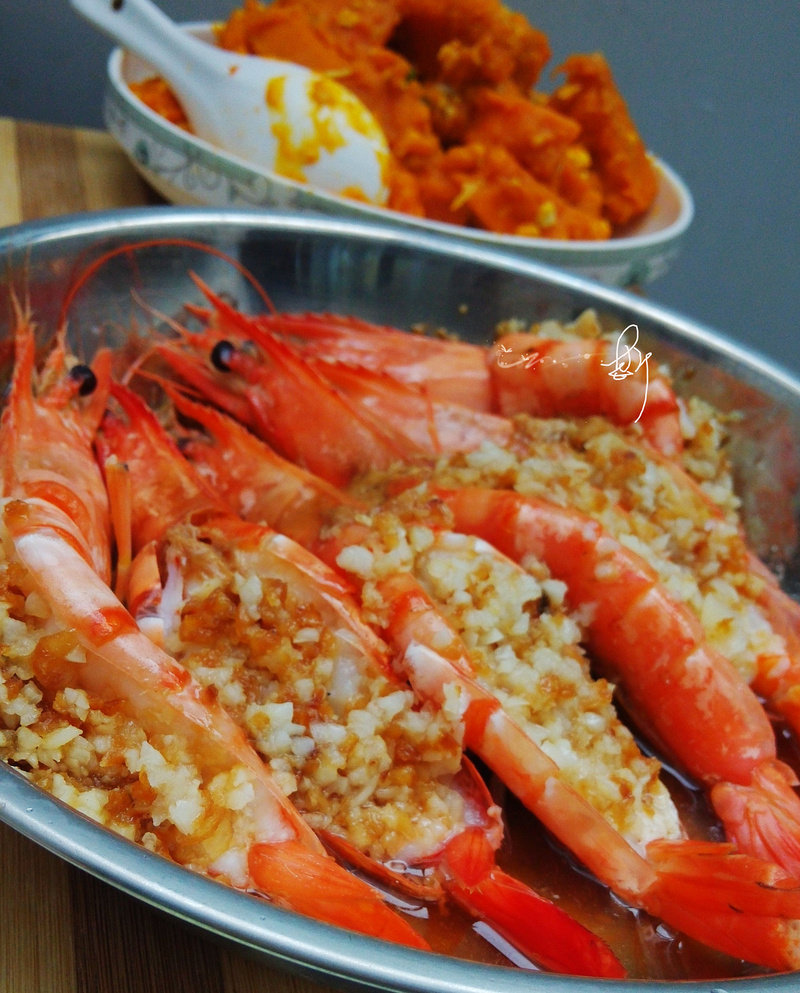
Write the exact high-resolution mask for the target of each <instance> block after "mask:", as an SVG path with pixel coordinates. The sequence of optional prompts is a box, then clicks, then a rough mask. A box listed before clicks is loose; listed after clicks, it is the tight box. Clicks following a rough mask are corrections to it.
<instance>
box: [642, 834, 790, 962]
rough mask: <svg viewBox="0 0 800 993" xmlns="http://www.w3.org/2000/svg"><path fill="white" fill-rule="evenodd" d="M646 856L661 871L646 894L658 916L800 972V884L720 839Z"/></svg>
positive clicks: (665, 847)
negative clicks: (799, 963)
mask: <svg viewBox="0 0 800 993" xmlns="http://www.w3.org/2000/svg"><path fill="white" fill-rule="evenodd" d="M647 858H648V861H649V862H650V863H651V864H652V865H653V866H654V867H655V868H656V870H657V872H658V879H657V882H656V883H655V884H654V885H653V887H651V889H650V890H649V892H648V894H647V898H648V899H647V904H648V906H647V909H648V910H649V911H650V912H651V913H657V914H659V915H660V916H662V917H663V918H664V919H665V920H668V921H669V922H670V924H671V925H672V926H673V927H677V928H678V929H680V930H682V931H683V932H684V933H686V934H691V935H693V936H694V937H696V938H699V939H700V940H708V942H709V944H712V943H713V945H714V947H716V948H717V949H718V950H719V951H721V952H725V953H727V954H729V955H732V956H734V957H735V958H740V959H746V960H747V961H750V962H759V963H761V964H762V965H765V966H767V967H769V968H772V969H775V970H777V971H785V970H790V969H796V968H797V963H798V958H799V957H800V924H798V920H797V916H798V909H800V880H798V879H797V878H795V877H794V876H792V875H790V874H789V873H787V872H785V871H784V870H783V869H781V868H780V867H778V866H776V865H775V864H773V863H771V862H767V861H764V860H763V859H760V858H756V857H754V856H751V855H745V854H740V853H737V852H735V851H734V847H733V845H727V844H724V843H718V842H706V841H686V840H680V841H665V840H658V841H653V842H650V844H649V845H648V846H647ZM712 937H713V942H712V941H711V938H712Z"/></svg>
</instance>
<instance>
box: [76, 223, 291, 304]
mask: <svg viewBox="0 0 800 993" xmlns="http://www.w3.org/2000/svg"><path fill="white" fill-rule="evenodd" d="M162 245H176V246H179V247H184V248H191V249H195V250H197V251H200V252H205V253H206V254H207V255H213V256H216V257H217V258H219V259H222V260H223V261H224V262H227V263H228V264H229V265H230V266H232V267H233V268H234V269H235V270H236V271H237V272H238V273H239V274H240V275H241V276H242V277H243V278H244V279H245V280H246V281H247V282H248V283H249V284H250V285H251V286H252V287H253V289H254V290H255V291H256V293H257V294H258V295H259V297H260V298H261V299H262V300H263V301H264V303H265V305H266V307H267V309H268V310H269V311H270V312H271V313H273V314H274V313H276V308H275V305H274V304H273V302H272V300H271V299H270V298H269V295H268V294H267V292H266V290H265V289H264V287H263V286H261V284H260V283H259V282H258V280H257V279H256V277H255V276H254V275H253V273H252V272H250V270H249V269H248V268H247V267H246V266H244V265H242V263H241V262H239V261H237V260H236V259H235V258H233V256H232V255H229V254H228V253H227V252H224V251H222V249H219V248H214V247H213V246H212V245H206V244H204V243H203V242H201V241H195V240H193V239H191V238H149V239H145V240H143V241H134V242H130V243H129V244H126V245H120V246H119V247H118V248H112V249H109V250H108V251H107V252H103V254H102V255H100V256H99V258H97V259H95V260H94V261H93V262H91V263H90V264H89V265H88V266H87V267H86V268H85V269H84V270H83V272H81V274H80V275H79V276H78V278H77V279H76V280H75V281H74V282H73V283H72V285H71V286H70V287H69V289H68V290H67V292H66V295H65V296H64V301H63V303H62V305H61V312H60V317H59V323H60V324H65V323H66V320H67V316H68V314H69V311H70V309H71V308H72V305H73V303H74V302H75V297H76V296H77V295H78V293H79V292H80V291H81V290H82V289H83V288H84V287H85V286H86V284H87V283H88V282H89V281H90V280H91V279H92V278H93V277H94V276H95V275H96V274H97V272H99V271H100V269H102V268H103V266H104V265H106V263H107V262H109V261H110V260H111V259H113V258H116V257H117V256H118V255H133V254H134V253H135V252H138V251H141V250H143V249H146V248H157V247H159V246H162Z"/></svg>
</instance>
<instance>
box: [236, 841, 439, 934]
mask: <svg viewBox="0 0 800 993" xmlns="http://www.w3.org/2000/svg"><path fill="white" fill-rule="evenodd" d="M248 869H249V871H250V876H251V877H252V879H253V881H254V882H255V884H256V886H257V887H259V888H261V889H263V891H264V893H265V894H267V895H268V896H269V897H270V898H271V899H272V900H273V901H274V902H275V903H277V904H278V905H283V906H285V907H289V908H291V909H292V910H294V911H296V912H298V913H301V914H306V915H307V916H309V917H314V918H316V919H317V920H321V921H324V922H325V923H327V924H334V925H336V926H337V927H342V928H348V929H350V930H352V931H357V932H358V933H359V934H367V935H369V936H370V937H373V938H382V939H384V940H385V941H392V942H394V943H396V944H400V945H408V946H409V947H411V948H419V949H428V948H429V946H428V944H427V942H426V941H425V940H424V939H423V938H422V937H421V936H420V935H419V934H418V933H417V932H416V931H415V930H414V929H413V928H412V927H411V925H410V924H409V923H408V922H407V921H406V920H405V919H404V918H402V917H400V916H399V914H397V913H396V912H395V911H394V910H392V909H391V908H390V907H389V906H388V905H387V904H386V903H384V901H383V899H382V898H381V896H380V895H379V894H378V893H377V892H376V891H375V890H373V889H372V887H370V886H369V885H368V884H367V883H365V882H363V881H362V880H360V879H359V878H358V877H356V876H354V875H352V874H351V873H350V872H348V871H347V870H346V869H344V868H343V867H342V866H340V865H339V864H338V863H337V862H335V861H334V860H333V859H332V858H324V859H321V858H320V857H319V856H318V855H317V854H316V853H314V852H311V851H309V849H308V848H307V847H306V846H305V845H302V844H301V843H299V842H296V841H284V842H280V843H274V844H256V845H252V846H251V848H250V851H249V853H248Z"/></svg>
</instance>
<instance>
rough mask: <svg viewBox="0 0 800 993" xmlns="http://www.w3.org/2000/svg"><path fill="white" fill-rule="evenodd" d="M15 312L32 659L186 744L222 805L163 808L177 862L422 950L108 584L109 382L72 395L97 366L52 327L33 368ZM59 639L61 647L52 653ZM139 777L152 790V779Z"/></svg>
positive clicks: (3, 540) (15, 483) (14, 398)
mask: <svg viewBox="0 0 800 993" xmlns="http://www.w3.org/2000/svg"><path fill="white" fill-rule="evenodd" d="M17 316H18V319H19V320H18V324H17V327H16V331H15V342H16V365H15V370H14V376H13V381H12V385H11V394H10V397H9V400H8V404H7V406H6V408H5V409H4V411H3V416H2V421H0V451H2V453H3V486H4V492H3V495H2V500H0V548H2V553H3V560H2V561H3V566H4V568H10V570H11V572H10V574H11V575H13V576H14V580H13V587H14V589H16V588H17V587H21V588H22V589H23V590H25V591H26V593H27V595H26V596H25V597H24V598H22V601H21V602H17V601H19V600H20V598H19V596H17V597H16V598H15V600H14V601H13V602H12V603H11V604H10V605H8V609H9V610H12V611H15V612H16V613H17V614H18V615H20V616H21V618H22V621H23V623H25V625H26V628H27V630H28V633H29V635H30V638H31V640H35V639H36V638H37V637H38V638H40V639H41V643H42V644H43V645H45V646H46V647H45V648H44V650H43V652H41V653H40V654H39V656H37V658H38V662H37V666H38V668H37V670H36V671H37V676H38V677H39V678H40V679H41V680H42V682H43V687H44V689H45V690H46V691H47V692H48V693H53V692H55V691H57V690H63V689H65V688H70V689H72V688H79V689H81V690H83V691H85V692H86V693H88V694H89V698H90V699H91V700H95V701H97V705H98V706H99V707H100V708H104V712H105V713H106V714H107V715H108V716H110V715H112V714H117V713H118V714H123V715H126V716H127V717H128V718H130V719H132V720H134V721H135V722H136V723H137V725H138V726H139V727H140V728H141V729H142V730H143V732H144V733H145V734H146V735H147V736H148V742H149V741H157V742H168V743H170V744H169V747H170V748H175V749H177V750H178V751H179V752H180V750H181V749H182V748H183V749H185V751H186V752H188V754H189V755H190V756H191V762H192V763H193V766H194V768H195V769H196V771H197V775H198V776H199V777H201V779H202V783H203V795H204V796H205V797H206V798H207V799H208V800H209V802H211V803H215V802H216V803H218V804H219V805H218V806H217V808H216V809H215V810H214V812H213V816H203V817H201V818H199V823H198V817H197V816H196V817H193V818H187V819H186V820H185V821H184V820H183V818H181V817H180V816H179V815H174V814H173V813H171V812H170V813H169V814H168V815H165V816H164V817H163V818H162V821H161V824H162V825H164V831H163V834H162V837H163V840H164V844H165V845H167V846H168V847H170V846H171V854H172V855H173V857H175V858H176V860H178V861H182V862H183V863H184V864H188V865H190V866H191V867H193V868H195V869H200V870H201V871H204V872H206V873H207V874H208V875H210V876H213V877H217V878H220V879H223V880H225V881H227V882H228V883H230V884H231V885H233V886H236V887H240V888H242V889H245V890H255V891H258V892H261V893H263V894H264V895H265V896H268V897H269V898H270V899H272V900H273V901H274V902H276V903H277V904H279V905H281V906H284V907H291V908H292V909H294V910H296V911H298V912H299V913H304V914H310V915H312V916H314V917H317V918H318V919H320V920H323V921H326V922H328V923H331V924H335V925H338V926H340V927H344V928H349V929H352V930H357V931H360V932H362V933H365V934H369V935H372V936H375V937H381V938H385V939H386V940H391V941H395V942H399V943H402V944H406V945H410V946H412V947H415V948H427V944H426V943H425V942H424V941H423V940H422V938H421V937H420V936H419V935H418V934H417V932H416V931H415V930H414V929H413V928H412V927H411V926H410V925H409V924H408V923H407V922H406V921H405V920H403V919H402V918H401V917H399V916H398V915H397V914H396V913H395V912H394V911H393V910H391V909H390V908H389V907H388V906H387V905H386V904H385V903H384V901H383V899H382V898H381V897H380V896H379V895H378V894H377V893H376V892H375V891H374V890H373V889H372V888H371V887H369V886H368V885H367V884H365V883H363V882H362V881H360V880H358V879H357V878H355V877H354V876H353V875H352V874H351V873H349V872H347V871H346V870H345V869H343V868H342V867H341V866H339V864H338V863H337V862H335V861H334V860H333V859H332V858H331V857H330V856H329V855H327V854H326V852H325V849H324V848H323V846H322V845H321V844H320V842H319V840H318V839H317V837H316V836H315V834H314V833H313V832H312V831H311V830H310V829H309V828H308V827H307V825H306V824H305V822H304V820H303V819H302V818H301V817H300V815H299V814H298V813H297V811H296V809H295V808H294V807H293V806H292V804H291V803H289V801H288V800H287V799H286V797H285V796H284V794H283V793H282V791H281V790H280V789H279V788H278V787H277V785H276V783H275V780H274V778H273V776H272V775H271V774H270V773H269V772H268V770H267V768H266V766H265V765H264V763H263V762H262V761H261V760H260V758H259V757H258V756H257V755H256V753H255V752H254V750H253V749H252V748H251V746H250V744H249V743H248V742H247V740H246V739H245V736H244V735H243V733H242V732H241V730H240V729H239V727H238V726H237V725H236V724H235V723H234V722H233V721H232V720H231V719H230V717H229V716H228V715H227V714H226V713H225V711H224V710H223V709H222V708H221V707H219V706H218V705H217V704H216V703H215V702H214V700H213V699H212V698H211V697H210V696H209V694H208V693H207V692H206V691H204V690H203V688H202V687H201V686H200V685H199V684H198V683H197V682H196V681H195V680H194V679H193V678H192V677H191V676H190V674H189V673H188V672H187V670H186V669H185V668H184V667H183V666H181V665H180V664H178V663H177V662H176V661H175V660H174V659H173V658H171V657H170V656H169V655H167V654H166V653H165V652H164V651H163V650H161V649H159V648H157V647H156V646H155V645H153V643H152V642H151V641H150V640H149V639H148V638H146V637H145V636H144V635H143V634H142V633H141V631H140V630H139V629H138V627H137V625H136V623H135V621H134V620H133V618H132V617H131V616H130V614H129V613H128V611H127V610H125V608H124V607H123V605H122V603H120V601H119V600H118V598H117V597H116V596H115V594H114V593H113V592H112V590H111V589H110V588H109V586H108V583H107V579H106V578H105V577H104V575H103V573H104V572H105V570H106V563H107V562H108V560H109V534H110V526H109V522H108V518H107V507H106V503H105V494H104V491H103V485H102V477H101V476H100V474H99V470H98V467H97V465H96V464H95V465H94V468H92V461H93V457H92V452H91V447H90V445H91V425H93V424H95V423H96V421H97V418H98V416H99V411H100V410H101V409H102V407H103V406H105V397H104V390H105V388H106V382H104V381H103V380H100V385H101V389H100V392H99V393H98V395H97V398H96V399H94V398H92V399H89V400H80V398H79V397H78V396H76V394H79V393H80V392H81V389H80V384H84V385H86V384H88V386H87V389H88V388H89V387H90V386H92V385H94V377H93V376H91V375H89V373H88V371H87V370H86V369H85V368H83V367H81V368H80V372H79V374H78V376H77V377H76V375H75V372H74V368H75V367H74V366H72V365H71V363H70V361H69V360H68V357H67V354H66V350H65V346H64V338H63V335H62V334H59V335H58V336H57V339H56V344H55V348H54V350H53V352H52V354H51V355H50V357H49V358H48V361H47V363H46V364H45V366H44V371H43V373H42V374H41V375H40V376H38V377H37V376H36V375H35V372H34V347H33V333H32V329H31V326H30V323H29V321H27V320H25V319H23V318H22V315H21V314H18V315H17ZM70 368H71V369H72V370H73V371H72V373H71V375H70V374H69V373H67V372H66V370H67V369H70ZM34 385H35V386H36V390H35V395H34ZM87 407H88V409H87ZM37 443H41V446H42V447H41V449H39V450H38V451H37ZM28 459H30V460H31V461H30V462H29V461H28ZM3 589H4V595H7V593H8V592H13V591H12V590H11V588H10V587H9V588H7V587H6V586H5V585H4V587H3ZM34 593H35V596H33V594H34ZM34 601H35V602H34ZM29 605H31V607H32V608H33V609H32V611H31V610H29ZM59 645H64V646H68V649H69V650H68V651H66V652H65V653H64V654H58V649H57V646H59ZM178 743H180V745H178ZM150 747H151V751H157V749H156V748H154V747H153V746H150ZM143 775H144V776H145V777H146V773H144V774H143ZM144 781H145V782H146V778H145V780H144ZM223 781H224V782H225V783H228V784H229V786H230V787H233V786H234V785H235V786H236V790H237V797H236V799H235V800H234V798H233V794H230V800H227V799H226V800H225V803H226V804H228V805H227V806H226V805H224V804H223V803H222V801H221V800H219V801H218V800H215V799H214V798H215V796H216V794H215V793H214V790H217V791H220V790H222V788H223ZM148 788H152V789H153V790H154V791H155V792H156V793H157V787H156V784H155V783H151V784H149V787H148ZM206 789H207V790H209V791H210V792H208V794H206V793H205V790H206ZM226 796H227V794H226ZM205 802H206V801H205V800H204V804H205ZM171 810H172V808H170V811H171ZM172 818H174V823H171V824H170V823H169V822H170V820H171V819H172ZM156 823H158V822H157V821H154V824H156ZM154 830H156V828H155V827H154Z"/></svg>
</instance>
